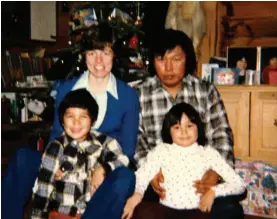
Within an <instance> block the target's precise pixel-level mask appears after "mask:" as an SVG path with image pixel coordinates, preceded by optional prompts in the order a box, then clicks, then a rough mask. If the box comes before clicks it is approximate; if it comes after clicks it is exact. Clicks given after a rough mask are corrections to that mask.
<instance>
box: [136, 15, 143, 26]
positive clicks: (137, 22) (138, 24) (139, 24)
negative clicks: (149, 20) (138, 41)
mask: <svg viewBox="0 0 277 219" xmlns="http://www.w3.org/2000/svg"><path fill="white" fill-rule="evenodd" d="M135 25H136V26H141V25H142V20H141V18H140V16H137V20H136V22H135Z"/></svg>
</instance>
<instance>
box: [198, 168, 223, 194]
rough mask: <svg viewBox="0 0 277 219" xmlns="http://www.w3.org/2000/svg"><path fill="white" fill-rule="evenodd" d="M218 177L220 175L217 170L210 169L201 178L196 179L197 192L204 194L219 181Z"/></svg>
mask: <svg viewBox="0 0 277 219" xmlns="http://www.w3.org/2000/svg"><path fill="white" fill-rule="evenodd" d="M218 179H219V175H218V174H217V173H216V172H215V171H213V170H208V171H207V172H206V173H205V174H204V176H203V177H202V179H201V180H196V181H194V185H193V187H195V188H196V193H201V194H204V193H206V192H207V191H208V190H209V189H210V188H211V186H215V185H216V184H217V183H218Z"/></svg>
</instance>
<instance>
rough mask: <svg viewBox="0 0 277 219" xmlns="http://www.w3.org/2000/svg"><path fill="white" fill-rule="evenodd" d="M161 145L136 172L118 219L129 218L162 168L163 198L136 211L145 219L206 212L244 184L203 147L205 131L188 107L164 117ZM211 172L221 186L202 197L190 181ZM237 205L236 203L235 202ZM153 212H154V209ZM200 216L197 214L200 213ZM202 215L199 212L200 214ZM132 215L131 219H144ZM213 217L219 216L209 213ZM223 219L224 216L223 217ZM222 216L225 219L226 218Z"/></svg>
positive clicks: (176, 108)
mask: <svg viewBox="0 0 277 219" xmlns="http://www.w3.org/2000/svg"><path fill="white" fill-rule="evenodd" d="M161 134H162V139H163V142H164V143H162V144H160V145H158V146H156V147H155V148H154V149H153V150H152V151H150V152H149V154H148V155H147V157H146V159H145V160H144V161H143V162H142V163H141V164H140V168H139V169H138V170H137V171H136V187H135V192H134V194H133V196H131V197H130V198H129V199H128V201H127V203H126V205H125V208H124V211H123V215H122V219H123V218H127V219H129V218H131V217H132V215H133V211H134V209H135V207H136V206H137V205H138V204H139V203H140V202H141V201H142V197H143V194H144V192H145V190H146V188H147V186H148V184H149V182H150V181H151V179H152V178H153V177H154V176H155V174H156V173H157V172H158V171H159V169H162V171H163V174H164V176H165V179H166V181H165V182H164V188H165V190H166V197H165V198H164V199H162V200H160V203H159V204H158V203H152V204H151V208H150V204H148V206H146V205H144V204H142V205H140V207H142V206H143V205H144V206H145V209H147V208H148V209H149V210H150V209H151V211H147V210H146V211H140V212H144V213H145V214H144V213H141V214H143V215H147V217H146V218H148V219H150V218H151V219H152V218H159V219H161V218H163V219H166V218H169V216H170V218H174V219H176V218H186V217H187V216H188V214H190V213H192V212H193V211H197V210H196V209H198V208H199V209H200V210H201V211H202V212H210V211H211V209H212V205H213V203H214V199H215V197H219V196H227V195H231V194H233V195H234V194H240V193H243V192H244V191H245V185H244V182H243V180H242V179H241V178H240V176H239V175H237V174H236V172H235V171H234V170H233V169H232V168H231V167H230V166H229V165H228V164H227V163H226V161H225V160H224V158H222V157H221V155H220V154H219V153H218V152H217V151H216V150H215V149H214V148H212V147H211V146H206V147H203V146H202V145H205V130H204V125H203V123H202V121H201V119H200V116H199V114H198V113H197V112H196V110H195V109H194V108H193V107H192V106H191V105H189V104H186V103H180V104H177V105H175V106H173V107H172V108H171V110H170V111H169V112H168V113H167V114H166V115H165V118H164V122H163V127H162V133H161ZM209 169H212V170H214V171H216V172H217V174H219V175H220V176H221V177H222V179H223V180H224V183H221V184H218V185H216V186H213V187H211V188H210V189H209V190H208V192H206V193H205V194H204V195H202V197H201V196H200V194H197V193H196V190H195V188H194V187H193V184H194V181H196V180H199V179H201V178H202V176H203V174H204V173H205V172H206V171H207V170H209ZM238 204H239V203H238ZM154 209H155V210H154ZM240 209H241V210H240V212H234V214H236V215H232V216H230V215H229V216H230V218H237V219H238V218H243V210H242V208H241V207H240ZM200 213H201V212H200ZM201 214H203V213H201ZM143 215H134V216H135V218H145V216H143ZM211 215H212V217H213V218H219V216H217V215H215V217H214V216H213V214H211ZM226 217H227V218H229V217H228V215H227V216H226ZM226 217H225V218H226Z"/></svg>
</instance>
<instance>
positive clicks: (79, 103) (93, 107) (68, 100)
mask: <svg viewBox="0 0 277 219" xmlns="http://www.w3.org/2000/svg"><path fill="white" fill-rule="evenodd" d="M70 107H77V108H82V109H87V110H88V112H89V115H90V117H91V121H92V122H94V121H96V119H97V116H98V105H97V103H96V101H95V99H94V98H93V97H92V95H91V94H90V92H88V91H87V90H86V89H78V90H73V91H70V92H69V93H68V94H66V96H65V97H64V98H63V100H62V102H61V103H60V105H59V109H58V113H59V121H60V124H63V117H64V114H65V111H66V110H67V109H68V108H70Z"/></svg>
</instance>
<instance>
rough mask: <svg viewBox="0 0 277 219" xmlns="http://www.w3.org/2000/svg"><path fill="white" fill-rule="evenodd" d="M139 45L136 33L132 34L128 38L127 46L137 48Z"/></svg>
mask: <svg viewBox="0 0 277 219" xmlns="http://www.w3.org/2000/svg"><path fill="white" fill-rule="evenodd" d="M138 45H139V39H138V36H137V35H134V36H133V37H132V38H131V39H130V40H129V47H130V48H133V49H137V48H138Z"/></svg>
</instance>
